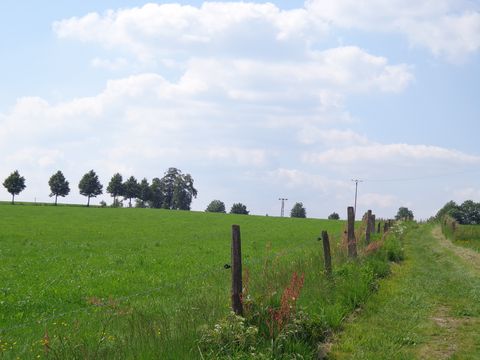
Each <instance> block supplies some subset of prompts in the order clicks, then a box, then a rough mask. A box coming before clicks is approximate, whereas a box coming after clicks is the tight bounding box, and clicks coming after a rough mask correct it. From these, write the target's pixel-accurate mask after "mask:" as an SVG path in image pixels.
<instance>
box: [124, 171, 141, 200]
mask: <svg viewBox="0 0 480 360" xmlns="http://www.w3.org/2000/svg"><path fill="white" fill-rule="evenodd" d="M139 193H140V185H139V184H138V181H137V179H135V177H134V176H130V177H129V178H128V179H127V181H125V182H124V183H123V194H122V196H123V197H124V198H125V199H128V207H132V199H136V198H138V195H139Z"/></svg>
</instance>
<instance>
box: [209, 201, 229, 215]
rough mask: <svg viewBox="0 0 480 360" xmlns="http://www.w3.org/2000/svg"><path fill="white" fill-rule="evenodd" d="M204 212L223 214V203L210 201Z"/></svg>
mask: <svg viewBox="0 0 480 360" xmlns="http://www.w3.org/2000/svg"><path fill="white" fill-rule="evenodd" d="M205 211H206V212H216V213H224V214H225V203H224V202H223V201H220V200H212V202H211V203H210V204H208V206H207V209H206V210H205Z"/></svg>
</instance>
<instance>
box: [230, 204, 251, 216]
mask: <svg viewBox="0 0 480 360" xmlns="http://www.w3.org/2000/svg"><path fill="white" fill-rule="evenodd" d="M248 213H249V212H248V211H247V207H246V206H245V205H243V204H242V203H235V204H233V205H232V208H231V209H230V214H241V215H248Z"/></svg>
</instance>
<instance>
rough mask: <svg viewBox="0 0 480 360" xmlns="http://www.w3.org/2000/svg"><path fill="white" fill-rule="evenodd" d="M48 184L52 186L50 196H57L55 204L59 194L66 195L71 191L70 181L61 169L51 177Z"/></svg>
mask: <svg viewBox="0 0 480 360" xmlns="http://www.w3.org/2000/svg"><path fill="white" fill-rule="evenodd" d="M48 185H49V186H50V197H52V196H55V206H56V205H57V198H58V197H59V196H61V197H65V196H67V195H68V194H69V193H70V186H69V183H68V181H67V180H66V179H65V176H63V173H62V172H61V171H60V170H58V171H57V172H56V173H55V174H53V175H52V176H51V177H50V180H48Z"/></svg>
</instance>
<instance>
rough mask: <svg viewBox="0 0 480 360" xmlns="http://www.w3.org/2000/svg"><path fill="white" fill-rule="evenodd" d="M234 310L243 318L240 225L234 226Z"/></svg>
mask: <svg viewBox="0 0 480 360" xmlns="http://www.w3.org/2000/svg"><path fill="white" fill-rule="evenodd" d="M232 310H233V312H234V313H235V314H237V315H240V316H243V306H242V241H241V238H240V226H239V225H232Z"/></svg>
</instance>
